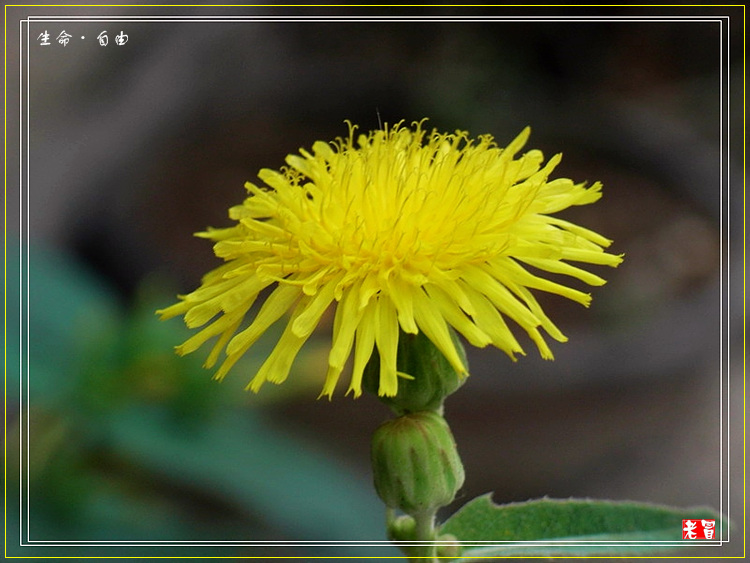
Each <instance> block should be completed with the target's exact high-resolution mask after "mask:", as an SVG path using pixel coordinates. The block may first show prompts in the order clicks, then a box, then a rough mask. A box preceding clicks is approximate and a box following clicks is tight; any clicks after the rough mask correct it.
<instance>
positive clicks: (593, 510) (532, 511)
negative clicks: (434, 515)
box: [440, 494, 728, 561]
mask: <svg viewBox="0 0 750 563" xmlns="http://www.w3.org/2000/svg"><path fill="white" fill-rule="evenodd" d="M688 519H691V520H695V519H706V520H716V537H717V540H716V541H719V539H720V538H721V534H722V530H723V529H725V528H726V526H728V523H727V521H726V520H725V519H722V517H721V515H720V514H717V513H716V512H715V511H713V510H711V509H710V508H672V507H668V506H660V505H654V504H646V503H637V502H614V501H601V500H588V499H587V500H579V499H567V500H555V499H548V498H543V499H538V500H532V501H527V502H520V503H512V504H505V505H497V504H495V503H494V502H493V501H492V498H491V494H487V495H483V496H480V497H477V498H476V499H474V500H472V501H470V502H468V503H467V504H466V505H465V506H464V507H462V508H461V509H460V510H459V511H458V512H456V513H455V514H454V515H453V516H451V517H450V518H449V519H448V520H447V521H446V522H445V523H444V524H443V525H442V527H441V528H440V534H441V535H442V534H451V535H453V536H455V537H456V538H458V540H459V541H460V542H461V545H462V546H463V554H462V558H461V561H480V560H483V559H485V558H488V557H514V556H526V557H563V556H569V557H577V556H606V555H611V556H616V555H634V554H637V553H641V554H643V553H654V552H658V551H663V550H665V549H666V550H674V549H676V548H684V547H690V546H691V542H692V545H695V544H696V543H698V544H699V543H700V542H695V541H693V540H683V539H682V520H688ZM524 542H534V543H524ZM704 543H705V540H704Z"/></svg>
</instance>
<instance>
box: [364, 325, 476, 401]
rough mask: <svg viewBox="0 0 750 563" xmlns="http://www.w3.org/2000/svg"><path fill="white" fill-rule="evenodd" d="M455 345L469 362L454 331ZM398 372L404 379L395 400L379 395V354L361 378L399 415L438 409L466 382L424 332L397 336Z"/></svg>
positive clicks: (375, 355)
mask: <svg viewBox="0 0 750 563" xmlns="http://www.w3.org/2000/svg"><path fill="white" fill-rule="evenodd" d="M451 337H452V339H453V344H454V345H455V346H456V350H458V353H459V355H460V356H461V360H462V361H463V362H464V365H466V364H467V362H466V355H465V353H464V348H463V345H462V344H461V341H460V340H459V339H458V336H456V334H455V332H453V331H451ZM396 358H397V359H396V369H397V370H398V371H399V372H400V373H401V374H405V376H403V377H400V378H399V380H398V392H397V394H396V395H395V396H394V397H385V396H379V395H378V386H379V385H380V354H378V353H374V354H373V355H372V356H371V357H370V360H369V362H368V363H367V366H366V367H365V371H364V374H363V378H362V384H363V387H364V388H365V390H367V391H369V392H370V393H372V394H373V395H375V396H377V397H378V399H380V400H381V401H383V402H384V403H385V404H386V405H388V406H389V407H390V408H391V409H392V410H393V411H394V412H395V413H396V414H399V415H400V414H405V413H410V412H419V411H426V410H439V409H440V408H442V406H443V400H444V399H445V398H446V397H447V396H448V395H450V394H451V393H453V392H454V391H455V390H456V389H458V388H459V387H460V386H461V385H462V384H463V382H464V380H465V379H466V378H465V377H461V376H460V375H459V374H458V373H456V370H455V369H453V366H451V365H450V363H448V360H446V359H445V356H443V353H442V352H441V351H440V350H438V349H437V347H436V346H435V345H434V344H433V343H432V341H431V340H430V339H429V338H427V337H426V336H425V335H424V334H423V333H421V332H419V333H417V334H408V333H405V332H403V331H400V332H399V336H398V353H397V355H396Z"/></svg>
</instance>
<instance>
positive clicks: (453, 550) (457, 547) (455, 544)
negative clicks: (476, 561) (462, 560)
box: [437, 534, 463, 558]
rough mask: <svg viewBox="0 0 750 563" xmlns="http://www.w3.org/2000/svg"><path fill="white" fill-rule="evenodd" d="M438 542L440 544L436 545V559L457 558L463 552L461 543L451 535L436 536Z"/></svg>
mask: <svg viewBox="0 0 750 563" xmlns="http://www.w3.org/2000/svg"><path fill="white" fill-rule="evenodd" d="M438 541H439V542H440V543H438V545H437V556H438V557H446V558H448V557H458V556H460V555H461V553H462V552H463V548H462V547H461V542H459V541H458V538H456V536H453V535H451V534H444V535H442V536H438Z"/></svg>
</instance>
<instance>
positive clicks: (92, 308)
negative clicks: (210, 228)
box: [6, 244, 397, 557]
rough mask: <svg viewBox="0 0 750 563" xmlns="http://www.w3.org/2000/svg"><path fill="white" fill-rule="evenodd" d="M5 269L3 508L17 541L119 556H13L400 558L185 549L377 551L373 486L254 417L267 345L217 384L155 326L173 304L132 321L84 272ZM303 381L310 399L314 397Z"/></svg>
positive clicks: (170, 328)
mask: <svg viewBox="0 0 750 563" xmlns="http://www.w3.org/2000/svg"><path fill="white" fill-rule="evenodd" d="M7 264H8V265H9V267H8V276H7V286H6V288H7V307H8V308H7V319H8V320H7V324H8V331H7V335H8V342H7V347H6V350H7V382H6V397H7V405H8V413H9V416H8V428H9V431H8V432H7V436H6V438H7V449H8V488H9V493H8V496H9V498H15V499H18V498H19V496H18V492H19V491H20V492H21V493H22V494H21V495H20V498H21V502H20V507H19V502H9V504H8V506H7V510H8V522H9V529H8V537H9V538H17V537H19V533H20V534H21V537H23V538H24V539H26V540H29V539H30V540H38V541H49V542H61V544H62V543H64V542H82V543H86V542H96V541H100V542H104V541H119V542H122V544H123V545H111V546H100V547H88V546H81V545H56V546H49V547H43V546H35V547H23V548H20V547H17V546H16V547H13V546H11V545H9V552H8V554H9V555H24V556H36V557H45V556H46V557H56V556H60V555H67V556H75V555H79V556H83V555H87V556H97V557H98V556H119V555H133V554H137V555H143V556H144V557H151V556H159V555H162V556H163V555H171V556H174V555H181V556H187V557H190V556H217V555H219V556H230V557H237V556H242V555H245V556H262V555H266V556H271V555H287V556H289V555H291V556H303V555H304V556H327V555H337V556H352V557H354V556H363V555H365V556H366V555H377V556H388V555H391V556H393V555H396V554H397V551H396V550H395V549H394V548H392V547H390V546H387V545H382V546H381V545H377V546H374V547H365V546H356V545H355V546H347V547H336V546H330V545H318V546H297V547H293V546H291V545H284V546H283V547H279V546H265V547H264V546H260V545H248V544H245V545H233V546H225V545H207V546H206V545H204V546H201V545H200V544H199V543H198V545H188V546H185V545H182V546H181V545H179V544H180V542H186V541H192V542H201V541H221V540H223V541H226V542H232V541H233V542H253V541H255V542H264V541H266V542H269V543H277V542H294V541H311V542H333V541H353V540H354V541H368V540H369V541H384V540H385V532H384V528H383V516H382V510H383V509H382V505H381V504H380V502H379V501H378V499H377V497H376V496H375V493H374V491H373V489H372V484H371V481H370V478H369V475H357V474H355V472H354V470H353V469H350V468H348V467H347V466H346V465H345V464H342V462H341V460H337V459H335V457H334V456H332V455H330V453H328V452H325V451H322V448H321V447H320V446H319V445H316V444H309V443H306V442H305V441H303V440H302V439H300V438H297V437H295V436H294V435H290V434H289V433H288V431H287V432H285V431H282V430H280V429H279V428H277V427H275V426H274V423H273V421H272V420H271V419H270V418H269V417H267V416H265V414H264V411H263V409H262V408H253V407H251V406H250V405H249V400H248V395H247V393H246V392H244V391H243V390H242V386H244V384H245V383H246V382H247V381H246V380H243V377H241V372H242V371H244V372H245V373H248V374H251V373H253V371H254V369H255V368H257V366H258V365H259V363H260V362H261V361H262V359H263V357H264V354H266V353H267V352H268V351H269V350H270V346H271V344H272V343H273V340H274V338H273V337H274V335H273V334H271V335H269V338H268V339H267V341H265V342H261V343H259V344H258V346H257V349H256V350H255V351H254V355H253V356H252V357H249V358H248V359H247V360H246V365H245V366H244V368H242V369H238V370H237V371H238V372H240V377H235V378H232V379H230V380H227V382H225V383H222V384H217V383H216V382H215V381H212V380H211V377H210V373H211V372H209V371H207V370H205V369H203V368H202V367H201V365H200V361H201V360H200V358H195V357H184V358H181V357H179V356H176V355H175V354H174V352H173V347H174V346H175V345H176V344H178V343H179V342H181V341H182V340H184V339H185V338H186V335H187V329H185V327H184V326H183V325H182V323H179V322H160V321H159V320H158V318H157V317H156V316H155V315H154V310H155V309H156V308H158V307H163V306H164V305H165V304H168V303H170V302H171V300H172V299H173V296H171V295H170V294H169V293H168V292H166V291H163V290H156V289H154V288H153V287H151V288H148V287H146V286H145V285H144V288H143V291H142V292H141V295H140V297H139V299H138V300H137V303H136V304H134V305H132V306H131V305H123V303H122V301H121V300H120V298H119V297H118V296H117V295H115V294H114V293H113V292H112V291H111V290H110V289H109V288H108V287H106V285H104V284H103V283H102V282H101V281H100V280H98V279H97V278H96V277H95V276H93V275H92V274H91V273H90V272H88V271H86V270H85V269H83V268H82V267H81V266H80V265H77V264H75V263H73V262H72V261H70V260H69V259H66V258H65V257H63V256H61V255H59V254H56V253H54V252H50V251H46V250H41V249H37V248H32V249H31V252H27V250H26V249H25V248H20V247H19V245H18V244H15V245H14V244H10V245H8V258H7ZM153 285H154V284H152V286H153ZM319 356H320V354H319V351H316V349H315V346H313V347H312V349H311V351H310V352H308V356H307V357H301V358H300V361H299V362H298V363H297V364H298V365H300V366H302V370H307V371H311V369H312V370H315V369H316V368H317V365H318V362H317V358H318V357H319ZM290 379H292V378H290ZM294 379H297V380H298V381H300V382H301V383H299V384H298V387H300V386H301V387H302V388H305V389H308V388H309V387H310V385H312V384H314V385H315V386H317V381H318V380H317V379H316V378H315V377H310V378H305V377H299V378H294ZM282 387H283V386H282ZM288 391H289V392H292V393H294V392H295V386H294V385H292V386H290V387H289V388H288ZM315 395H316V394H315V392H311V393H310V396H311V400H312V397H315ZM272 396H274V397H275V400H283V397H282V396H279V395H278V391H277V393H276V395H273V394H272ZM27 493H28V494H27ZM19 510H20V511H21V513H19ZM19 522H22V523H23V525H22V528H21V529H19V528H18V526H19ZM138 541H141V542H148V541H153V542H173V543H172V544H171V545H167V546H150V547H134V546H133V544H132V542H138ZM10 543H13V541H11V542H10Z"/></svg>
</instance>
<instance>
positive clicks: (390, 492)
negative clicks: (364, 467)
mask: <svg viewBox="0 0 750 563" xmlns="http://www.w3.org/2000/svg"><path fill="white" fill-rule="evenodd" d="M372 467H373V474H374V478H375V490H376V491H377V493H378V495H379V496H380V498H381V499H382V500H383V502H385V504H386V505H387V506H389V507H391V508H398V509H400V510H402V511H404V512H406V513H407V514H411V515H415V514H420V513H424V512H427V511H430V510H433V511H434V510H436V509H437V508H439V507H441V506H445V505H446V504H448V503H450V502H451V501H452V500H453V498H454V497H455V496H456V492H457V491H458V489H459V488H460V487H461V485H463V482H464V468H463V466H462V465H461V459H460V458H459V457H458V451H457V450H456V443H455V441H454V439H453V435H452V434H451V431H450V428H448V424H447V423H446V422H445V420H444V419H443V418H442V417H441V416H440V415H439V414H437V413H436V412H432V411H423V412H417V413H412V414H407V415H403V416H400V417H398V418H394V419H392V420H389V421H388V422H386V423H384V424H382V425H381V426H380V427H378V429H377V430H375V433H374V435H373V437H372Z"/></svg>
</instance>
